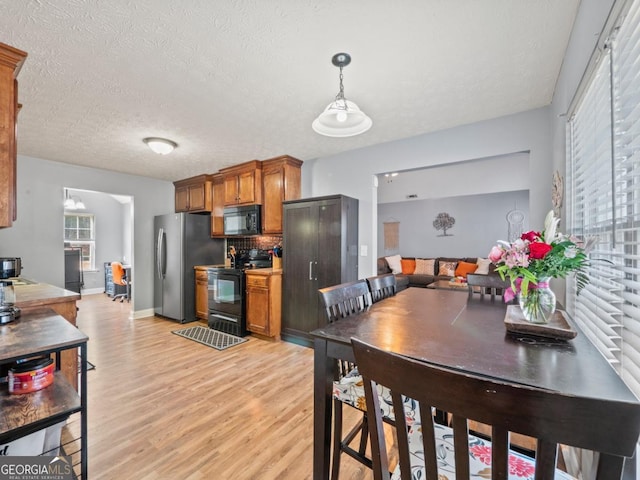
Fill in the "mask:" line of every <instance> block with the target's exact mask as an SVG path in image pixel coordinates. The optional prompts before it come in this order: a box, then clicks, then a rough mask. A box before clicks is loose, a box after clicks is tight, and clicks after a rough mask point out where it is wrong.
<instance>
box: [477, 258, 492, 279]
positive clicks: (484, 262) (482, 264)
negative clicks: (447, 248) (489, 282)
mask: <svg viewBox="0 0 640 480" xmlns="http://www.w3.org/2000/svg"><path fill="white" fill-rule="evenodd" d="M476 263H477V264H478V268H477V269H476V271H475V272H473V273H483V274H485V275H487V274H488V273H489V265H491V260H489V259H488V258H478V260H477V261H476Z"/></svg>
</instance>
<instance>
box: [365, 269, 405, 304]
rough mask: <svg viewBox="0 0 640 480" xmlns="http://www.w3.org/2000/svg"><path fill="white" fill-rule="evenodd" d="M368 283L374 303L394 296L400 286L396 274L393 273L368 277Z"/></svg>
mask: <svg viewBox="0 0 640 480" xmlns="http://www.w3.org/2000/svg"><path fill="white" fill-rule="evenodd" d="M367 283H368V284H369V291H370V292H371V300H372V301H373V303H375V302H379V301H380V300H383V299H385V298H388V297H392V296H394V295H395V294H396V291H397V288H398V287H397V283H396V276H395V275H394V274H393V273H385V274H384V275H377V276H375V277H369V278H367Z"/></svg>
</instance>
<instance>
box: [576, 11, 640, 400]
mask: <svg viewBox="0 0 640 480" xmlns="http://www.w3.org/2000/svg"><path fill="white" fill-rule="evenodd" d="M567 133H568V135H567V149H568V151H567V186H568V192H567V193H568V195H567V216H568V226H569V229H570V231H571V232H572V233H574V234H575V235H577V236H580V237H585V238H588V237H597V238H598V241H597V243H596V247H595V248H594V250H593V251H592V252H591V255H590V257H591V266H590V268H589V272H588V273H589V278H590V283H589V285H588V286H587V287H586V288H585V289H584V290H583V291H582V292H581V294H580V295H579V296H576V294H575V293H576V291H575V283H574V284H573V285H571V282H567V292H568V295H567V308H568V310H569V312H570V314H571V315H572V316H573V318H575V319H576V321H577V322H578V323H579V325H580V326H581V327H582V329H583V331H584V332H585V333H586V334H587V335H588V336H589V338H590V339H591V340H592V341H593V343H594V344H595V345H596V346H597V347H598V348H599V349H600V350H601V351H602V353H603V354H604V355H605V356H606V358H607V359H608V360H609V362H611V364H612V365H613V366H614V368H615V369H616V370H617V371H618V373H619V374H620V375H621V376H622V378H623V379H624V380H625V382H626V383H627V385H629V387H630V388H631V389H632V390H633V391H634V392H635V394H636V395H637V396H638V397H640V262H639V260H640V255H639V251H638V240H639V234H638V230H639V228H640V1H634V2H633V3H632V4H631V6H630V8H629V10H628V11H627V12H626V14H625V16H624V18H623V19H622V20H621V21H620V22H619V23H618V24H617V25H616V28H615V29H614V31H613V32H611V35H610V40H609V41H608V42H607V47H606V49H605V51H604V52H603V55H602V56H601V58H600V62H599V64H598V65H597V67H596V68H595V70H594V74H593V76H592V77H591V79H590V80H589V84H588V86H587V87H586V89H585V90H584V91H583V96H582V98H581V99H580V102H579V104H578V106H577V107H576V109H575V111H574V112H573V115H572V116H571V118H570V120H569V123H568V130H567Z"/></svg>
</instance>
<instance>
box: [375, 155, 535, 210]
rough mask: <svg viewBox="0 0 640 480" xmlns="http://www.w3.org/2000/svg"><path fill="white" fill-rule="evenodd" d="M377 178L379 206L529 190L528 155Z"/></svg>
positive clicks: (482, 159) (401, 172) (460, 163)
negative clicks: (413, 198)
mask: <svg viewBox="0 0 640 480" xmlns="http://www.w3.org/2000/svg"><path fill="white" fill-rule="evenodd" d="M394 172H395V173H397V175H396V176H393V177H392V176H389V177H387V176H384V175H379V176H378V204H380V203H389V202H406V201H407V195H417V197H416V198H417V199H422V200H424V199H427V198H446V197H455V196H459V195H463V196H464V195H480V194H484V193H495V192H511V191H515V190H529V185H530V181H529V152H522V153H516V154H513V155H502V156H499V157H489V158H478V159H474V160H470V161H467V162H459V163H449V164H447V165H444V166H438V167H428V168H421V169H418V170H404V171H400V172H399V171H397V170H395V171H394Z"/></svg>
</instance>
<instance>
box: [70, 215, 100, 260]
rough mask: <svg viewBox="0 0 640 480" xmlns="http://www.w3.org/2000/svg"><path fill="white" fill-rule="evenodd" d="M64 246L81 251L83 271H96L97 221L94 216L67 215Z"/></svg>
mask: <svg viewBox="0 0 640 480" xmlns="http://www.w3.org/2000/svg"><path fill="white" fill-rule="evenodd" d="M64 246H65V247H74V248H79V249H80V252H81V258H82V269H83V271H90V270H95V266H96V265H95V251H96V240H95V219H94V216H93V215H92V214H87V213H77V214H66V213H65V215H64Z"/></svg>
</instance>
